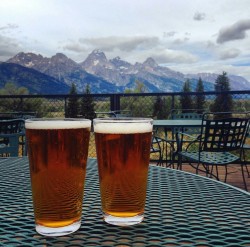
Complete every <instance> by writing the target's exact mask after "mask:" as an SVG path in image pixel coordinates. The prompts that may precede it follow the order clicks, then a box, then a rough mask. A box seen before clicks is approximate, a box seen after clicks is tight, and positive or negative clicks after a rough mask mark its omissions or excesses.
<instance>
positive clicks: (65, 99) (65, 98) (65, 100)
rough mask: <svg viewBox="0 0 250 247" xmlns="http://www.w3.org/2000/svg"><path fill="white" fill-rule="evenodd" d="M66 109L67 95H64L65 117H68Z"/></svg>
mask: <svg viewBox="0 0 250 247" xmlns="http://www.w3.org/2000/svg"><path fill="white" fill-rule="evenodd" d="M66 110H67V96H65V97H64V117H66Z"/></svg>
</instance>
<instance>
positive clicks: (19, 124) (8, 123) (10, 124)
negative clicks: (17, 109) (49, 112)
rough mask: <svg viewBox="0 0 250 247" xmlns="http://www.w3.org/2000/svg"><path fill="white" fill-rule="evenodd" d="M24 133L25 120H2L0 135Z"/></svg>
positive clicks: (0, 121) (0, 122)
mask: <svg viewBox="0 0 250 247" xmlns="http://www.w3.org/2000/svg"><path fill="white" fill-rule="evenodd" d="M23 131H24V120H23V119H9V120H0V133H1V134H12V133H20V132H23Z"/></svg>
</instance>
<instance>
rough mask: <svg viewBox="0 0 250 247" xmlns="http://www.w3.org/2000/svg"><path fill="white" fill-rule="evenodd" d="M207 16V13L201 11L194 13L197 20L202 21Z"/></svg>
mask: <svg viewBox="0 0 250 247" xmlns="http://www.w3.org/2000/svg"><path fill="white" fill-rule="evenodd" d="M205 18H206V14H205V13H201V12H196V13H195V14H194V17H193V19H194V20H195V21H202V20H204V19H205Z"/></svg>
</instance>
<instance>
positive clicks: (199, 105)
mask: <svg viewBox="0 0 250 247" xmlns="http://www.w3.org/2000/svg"><path fill="white" fill-rule="evenodd" d="M196 92H197V93H200V94H196V95H195V99H194V100H195V102H194V104H195V109H197V110H198V111H197V113H203V111H204V106H205V95H204V94H203V93H204V85H203V81H202V80H201V78H199V80H198V83H197V86H196Z"/></svg>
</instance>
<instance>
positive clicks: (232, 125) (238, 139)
mask: <svg viewBox="0 0 250 247" xmlns="http://www.w3.org/2000/svg"><path fill="white" fill-rule="evenodd" d="M243 116H245V117H243ZM221 117H222V118H221ZM248 125H249V119H248V118H247V116H246V114H243V113H240V117H239V116H237V114H236V113H205V114H203V118H202V125H201V134H200V136H199V137H198V138H197V139H196V140H194V141H193V142H192V143H190V144H189V145H188V146H187V147H186V148H185V149H184V150H183V135H185V133H183V132H182V133H181V132H180V133H177V154H178V166H179V168H180V169H181V166H182V162H183V161H185V162H189V164H190V165H191V166H193V167H195V169H196V172H197V173H198V171H203V172H205V173H206V174H207V176H208V175H210V176H212V177H215V178H216V179H217V180H219V175H218V166H223V167H225V178H224V182H226V181H227V175H228V170H227V166H228V165H229V164H235V163H239V165H240V167H241V171H242V178H243V182H244V186H245V189H246V190H247V185H246V181H245V176H244V170H243V166H244V160H243V157H242V146H243V144H244V140H245V135H246V131H247V128H248ZM194 146H195V148H196V150H194ZM236 151H238V154H237V153H235V152H236ZM200 166H202V168H203V169H201V168H200ZM214 168H215V173H214Z"/></svg>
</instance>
